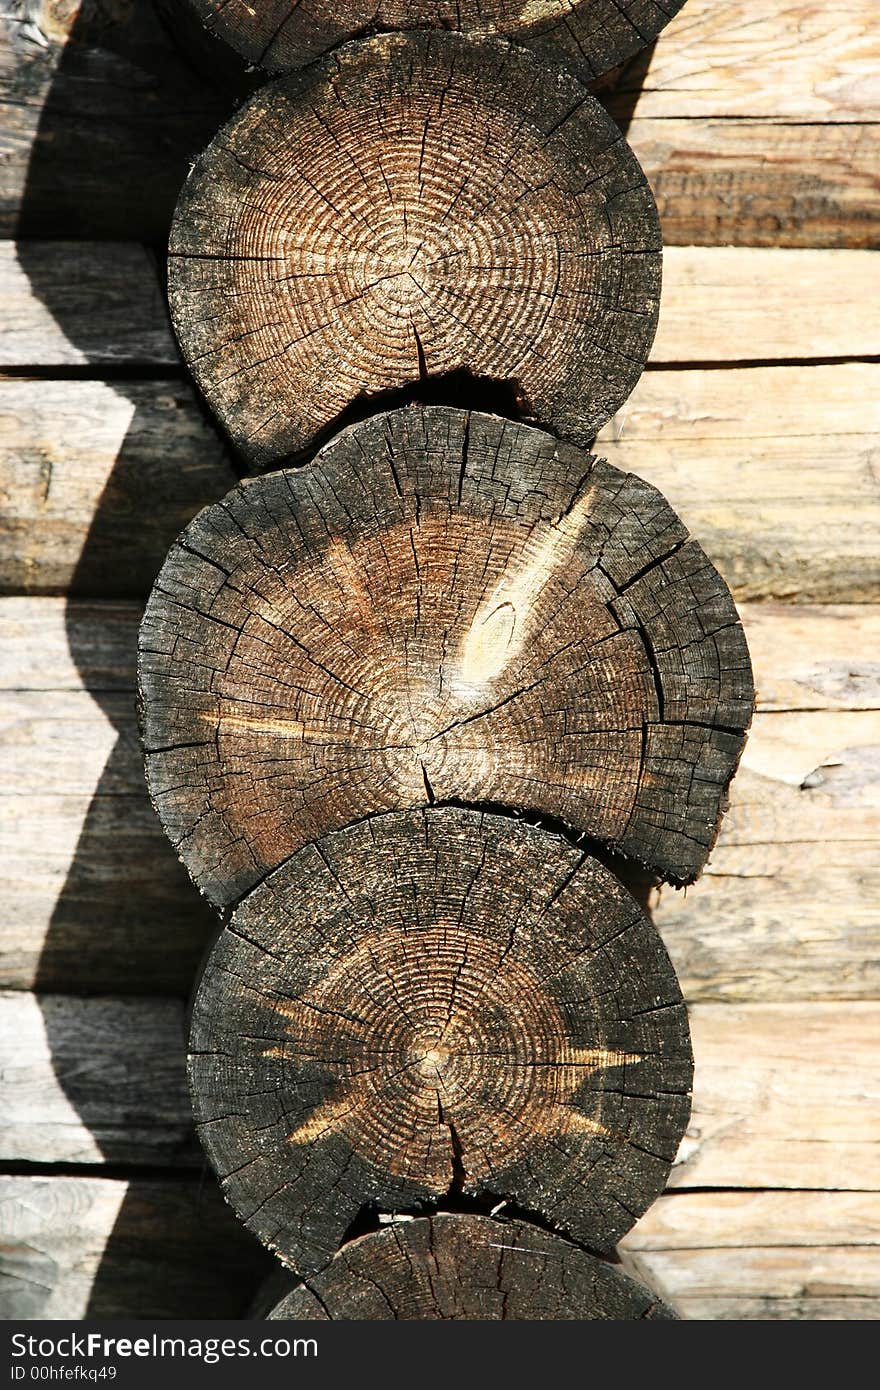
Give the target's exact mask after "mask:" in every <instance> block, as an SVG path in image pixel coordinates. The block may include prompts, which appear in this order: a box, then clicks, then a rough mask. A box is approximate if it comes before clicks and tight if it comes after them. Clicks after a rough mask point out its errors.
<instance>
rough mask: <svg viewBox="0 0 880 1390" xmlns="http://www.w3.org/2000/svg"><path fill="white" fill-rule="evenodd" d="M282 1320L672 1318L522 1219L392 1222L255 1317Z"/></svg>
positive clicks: (603, 1267) (610, 1269) (600, 1265)
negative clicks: (306, 1285)
mask: <svg viewBox="0 0 880 1390" xmlns="http://www.w3.org/2000/svg"><path fill="white" fill-rule="evenodd" d="M265 1316H266V1317H267V1319H269V1320H276V1319H277V1320H285V1321H291V1322H298V1321H303V1322H318V1321H321V1322H323V1321H345V1320H347V1321H359V1322H364V1321H370V1322H372V1321H376V1320H386V1319H391V1318H395V1319H397V1320H398V1321H406V1322H412V1321H428V1320H438V1319H465V1320H469V1321H482V1322H486V1321H495V1320H497V1319H502V1318H506V1319H508V1320H514V1319H515V1320H520V1321H533V1322H534V1321H542V1322H543V1321H557V1322H558V1321H561V1320H563V1319H566V1320H572V1321H597V1320H600V1319H601V1320H612V1321H618V1322H630V1321H635V1320H640V1319H642V1318H653V1319H658V1318H659V1319H665V1320H669V1319H673V1318H675V1316H676V1314H675V1313H674V1312H673V1311H672V1309H671V1308H669V1307H668V1306H667V1305H666V1304H664V1303H662V1302H660V1300H659V1299H657V1297H656V1296H655V1295H654V1294H652V1293H650V1292H649V1291H648V1290H647V1289H644V1288H642V1287H641V1286H640V1285H639V1284H637V1283H635V1282H634V1280H632V1279H629V1278H628V1277H627V1276H626V1275H625V1274H622V1273H621V1272H620V1270H618V1269H615V1267H614V1266H613V1265H610V1264H607V1263H606V1262H605V1261H604V1260H597V1259H596V1258H595V1257H594V1256H592V1255H588V1254H587V1253H586V1252H585V1251H583V1250H579V1249H578V1248H577V1246H574V1245H570V1244H569V1242H568V1241H566V1240H562V1239H560V1237H559V1236H554V1235H549V1234H547V1232H545V1231H542V1230H539V1229H537V1228H536V1227H534V1226H530V1225H527V1224H525V1223H524V1222H522V1221H506V1220H502V1221H497V1220H494V1221H493V1220H490V1219H489V1218H488V1217H485V1216H452V1215H441V1216H434V1217H429V1218H421V1219H419V1220H416V1221H397V1222H394V1224H393V1225H391V1226H388V1227H386V1228H385V1229H384V1230H381V1231H375V1232H373V1233H372V1234H371V1235H368V1236H362V1237H361V1238H360V1239H359V1240H354V1241H352V1242H351V1243H350V1244H348V1245H346V1246H345V1247H344V1248H343V1249H342V1250H340V1252H339V1254H338V1255H337V1256H336V1257H335V1259H334V1260H333V1262H332V1263H331V1264H330V1265H329V1266H328V1268H327V1269H326V1270H322V1272H321V1273H320V1274H317V1275H315V1276H314V1277H313V1278H312V1279H310V1280H309V1287H308V1288H306V1287H305V1286H304V1285H300V1286H299V1287H297V1288H294V1289H292V1290H290V1291H288V1292H285V1293H283V1294H282V1295H281V1296H280V1297H279V1298H278V1300H277V1302H275V1303H274V1305H273V1306H272V1307H271V1309H270V1310H269V1311H268V1312H267V1313H266V1315H265Z"/></svg>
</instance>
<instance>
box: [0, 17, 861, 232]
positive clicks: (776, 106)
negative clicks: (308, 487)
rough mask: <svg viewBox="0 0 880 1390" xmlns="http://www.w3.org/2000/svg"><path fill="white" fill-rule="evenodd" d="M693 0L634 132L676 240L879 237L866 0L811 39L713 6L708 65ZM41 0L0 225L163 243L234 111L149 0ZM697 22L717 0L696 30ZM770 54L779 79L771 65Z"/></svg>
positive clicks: (9, 50)
mask: <svg viewBox="0 0 880 1390" xmlns="http://www.w3.org/2000/svg"><path fill="white" fill-rule="evenodd" d="M692 4H693V0H690V3H689V4H688V5H687V6H686V7H685V8H684V10H683V11H682V13H681V14H680V15H679V16H678V17H677V19H676V20H674V21H673V22H672V24H670V26H669V28H668V29H667V30H666V31H665V32H664V34H663V35H662V36H661V38H660V40H659V43H658V46H657V55H658V56H657V58H656V59H655V61H660V63H661V66H660V67H659V68H658V82H657V84H656V87H655V84H654V82H653V81H652V80H651V69H650V68H649V70H648V78H647V82H643V78H642V76H639V77H638V79H637V81H638V87H639V90H641V87H642V86H643V85H645V86H647V88H648V91H647V92H646V93H645V98H643V99H645V100H646V102H647V104H646V106H645V108H644V109H645V112H646V114H645V116H644V117H640V116H639V114H638V111H639V107H638V106H637V107H636V117H635V119H634V120H633V122H632V125H631V127H630V132H629V134H630V138H631V140H632V142H633V145H634V148H635V149H636V153H637V154H638V156H639V159H640V161H641V162H642V164H643V167H644V168H645V170H646V173H647V174H648V177H649V178H650V180H651V182H652V184H653V185H654V187H655V189H656V190H657V194H658V200H659V203H660V209H661V214H662V217H663V226H664V236H665V240H666V242H667V244H670V243H681V244H683V245H691V244H693V243H697V244H703V245H707V244H712V243H721V244H725V243H733V244H739V245H749V244H755V243H760V244H764V245H789V246H806V247H809V246H820V245H825V246H850V247H858V246H877V245H878V242H880V235H878V212H877V198H876V187H875V175H876V168H877V151H876V143H877V138H878V136H877V125H876V124H875V123H873V122H876V114H875V113H876V97H875V96H873V91H874V86H873V83H872V78H873V71H874V67H875V66H876V58H875V55H874V53H873V50H872V48H871V45H870V36H871V34H872V33H873V22H874V19H873V8H872V0H858V3H857V8H856V9H855V10H850V11H848V18H847V22H846V26H845V28H844V27H842V21H841V17H840V15H839V14H838V13H837V12H835V13H834V15H833V16H832V17H831V19H829V20H827V21H826V22H828V23H830V22H833V24H834V35H835V38H834V44H833V47H832V46H830V45H829V44H827V43H823V40H822V36H821V27H822V18H821V11H820V10H816V9H815V7H812V6H811V7H809V11H808V12H807V13H805V14H802V13H801V9H802V4H801V0H799V3H798V6H797V21H796V22H797V24H798V26H799V32H800V31H803V32H804V33H805V34H806V36H807V38H806V41H805V42H802V43H796V44H792V43H791V41H790V34H791V32H792V29H791V27H790V26H792V25H793V23H794V22H795V21H791V20H790V19H789V8H788V7H786V8H785V9H782V8H779V7H777V6H768V5H765V4H763V3H762V0H741V3H740V0H738V3H737V4H736V5H735V6H725V7H724V9H723V10H721V11H720V13H719V11H718V7H717V6H714V5H711V6H710V9H711V11H713V12H714V19H713V16H712V15H711V14H710V16H709V20H710V22H711V23H712V27H713V28H714V30H715V34H714V39H713V41H712V42H711V43H710V45H709V46H708V47H707V49H706V52H705V55H703V53H702V49H701V50H700V52H701V57H700V61H699V63H698V64H697V65H694V64H693V61H692V58H693V55H692V54H688V53H687V44H688V30H689V29H690V28H691V22H690V10H691V6H692ZM756 5H760V13H759V14H758V15H756V14H755V10H754V7H755V6H756ZM33 8H34V11H35V13H36V20H37V25H38V26H42V31H43V33H44V34H45V35H46V38H47V42H46V45H45V47H44V46H43V44H42V43H41V42H34V41H33V39H29V38H28V36H27V30H26V28H25V26H23V25H21V24H20V23H19V24H16V23H15V22H14V21H13V22H10V21H9V20H7V21H5V25H6V27H7V32H8V33H9V34H10V41H9V43H8V44H7V46H6V48H5V49H4V50H3V51H2V54H0V117H2V119H0V131H2V134H0V155H2V158H0V230H2V231H3V233H4V234H5V235H7V236H9V235H20V234H22V233H24V234H25V235H31V236H53V237H58V236H92V237H96V236H97V237H130V238H133V239H135V240H141V239H145V238H146V239H150V238H155V239H156V240H161V239H162V238H164V236H165V233H166V230H167V226H168V221H169V219H170V215H171V210H172V207H173V205H174V199H175V197H176V193H177V189H178V188H179V186H180V183H181V182H182V179H183V177H184V175H185V173H186V168H187V165H188V162H189V161H190V160H191V159H192V158H193V157H194V156H195V155H196V153H197V152H198V151H199V149H201V148H203V147H204V145H205V144H206V143H207V141H208V140H209V139H210V138H211V136H212V135H213V134H214V132H215V131H216V130H217V128H218V126H219V125H220V124H221V122H222V120H223V119H224V118H225V116H226V114H227V113H228V110H229V101H228V99H227V98H221V97H220V96H219V95H218V94H217V93H216V92H212V91H211V90H210V88H209V87H208V86H207V85H206V84H204V83H201V82H199V81H198V80H197V79H195V78H194V76H193V73H192V72H191V71H190V70H188V69H187V68H185V67H184V66H183V63H182V61H181V59H180V57H179V56H178V55H177V54H176V53H175V51H174V46H173V44H172V42H171V40H170V39H169V38H168V37H167V36H166V35H165V34H163V32H162V30H161V29H160V28H159V27H158V25H157V22H156V20H155V17H154V16H153V14H152V7H151V6H150V5H149V4H148V3H144V0H140V3H137V4H134V5H131V6H125V7H119V8H118V9H114V11H113V13H112V15H111V16H110V20H109V22H108V16H107V14H106V12H105V9H104V7H97V6H95V7H91V6H84V7H83V15H82V17H80V18H77V17H76V11H73V10H71V9H67V10H66V15H67V18H66V19H65V17H64V16H65V11H64V10H62V9H61V8H60V7H58V6H57V5H53V4H51V3H50V0H37V3H36V5H35V6H34V7H33ZM815 15H819V16H820V17H819V19H818V20H817V19H815V18H814V17H813V16H815ZM850 15H851V16H853V17H852V18H851V19H850V18H849V16H850ZM72 16H73V17H74V21H73V28H74V41H73V42H72V43H71V44H70V45H69V46H68V49H67V50H66V51H65V50H64V49H63V47H62V45H63V42H64V39H65V37H66V36H67V33H68V31H69V29H70V27H71V17H72ZM756 19H757V21H758V23H757V24H756V23H755V20H756ZM759 25H763V26H765V27H764V30H763V33H764V34H766V39H764V38H763V37H762V40H761V46H760V59H759V58H758V57H757V56H754V57H753V58H751V61H750V62H746V63H743V62H741V61H740V54H741V52H742V46H743V37H744V35H745V38H746V42H747V41H748V35H749V32H750V31H752V32H757V33H759V34H761V33H762V30H761V29H760V28H759ZM805 25H806V29H805V28H804V26H805ZM767 26H769V27H767ZM787 26H789V27H787ZM701 31H702V33H703V34H705V32H706V10H705V6H701V11H700V13H699V15H698V16H697V24H696V26H695V28H694V30H693V33H694V37H696V36H697V34H699V33H700V32H701ZM859 32H863V33H864V34H865V36H866V37H865V40H864V42H863V41H862V40H860V39H859V38H858V34H859ZM780 34H781V35H784V39H782V40H781V39H780V37H779V35H780ZM664 53H668V54H669V55H670V62H672V63H673V64H675V63H678V64H679V67H678V70H677V72H676V75H675V76H673V77H672V78H671V79H670V80H668V81H661V80H660V78H661V77H662V74H663V71H664V69H663V66H662V62H663V61H664V59H663V56H662V55H663V54H664ZM838 54H839V55H840V57H839V58H838V57H836V55H838ZM676 55H679V56H676ZM835 62H838V63H840V71H839V72H836V71H835ZM636 64H639V60H638V59H637V60H636ZM774 65H778V66H779V67H780V68H781V69H784V70H785V74H786V75H785V80H782V79H780V80H774V78H773V77H772V76H768V74H769V73H772V71H773V67H774ZM682 66H687V68H688V71H689V74H690V77H689V79H688V80H687V81H683V79H682V75H681V67H682ZM707 66H708V67H709V68H710V76H709V77H708V78H707V77H706V73H705V69H706V67H707ZM636 71H638V72H639V73H641V72H643V67H637V68H636ZM666 71H667V73H670V72H672V71H673V70H672V69H670V68H667V69H666ZM694 81H696V82H697V83H699V85H700V87H701V90H700V91H699V92H695V91H694V90H693V83H694ZM627 82H629V85H630V88H631V87H632V81H631V79H629V78H628V79H627ZM757 91H760V94H761V95H760V99H759V100H758V99H756V92H757ZM789 94H790V95H789ZM606 100H608V101H609V102H611V101H612V100H614V99H613V98H612V97H611V96H608V97H606ZM616 100H617V104H616V106H614V107H613V109H615V110H617V112H618V114H619V115H622V116H628V115H629V113H630V112H631V111H632V108H633V92H632V90H626V89H625V90H624V91H623V93H622V96H621V97H620V98H619V99H616ZM744 105H745V107H746V108H748V107H751V109H743V108H744ZM653 111H662V113H663V115H662V116H661V117H659V118H657V117H654V116H653V115H652V114H649V113H651V112H653ZM838 111H839V112H840V114H839V115H838V114H837V113H838ZM695 112H707V113H708V114H694V113H695ZM729 113H734V114H729ZM743 115H744V116H746V117H751V119H745V120H743V119H742V118H741V117H742V116H743ZM789 121H790V123H787V122H789ZM841 122H842V123H841ZM157 151H158V152H159V155H160V156H161V157H157Z"/></svg>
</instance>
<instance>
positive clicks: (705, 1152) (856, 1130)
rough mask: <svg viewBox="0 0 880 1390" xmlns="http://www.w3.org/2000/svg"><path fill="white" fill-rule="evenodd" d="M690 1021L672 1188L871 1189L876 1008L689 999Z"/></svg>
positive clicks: (876, 1152) (875, 1151)
mask: <svg viewBox="0 0 880 1390" xmlns="http://www.w3.org/2000/svg"><path fill="white" fill-rule="evenodd" d="M690 1020H691V1029H692V1033H693V1044H694V1057H695V1059H696V1077H695V1083H694V1105H693V1112H692V1115H691V1123H690V1126H689V1128H688V1134H687V1135H686V1136H685V1139H684V1140H683V1142H682V1146H681V1149H680V1151H679V1155H678V1159H677V1161H676V1166H675V1167H674V1168H673V1170H672V1175H671V1178H670V1184H671V1185H672V1186H674V1187H781V1188H827V1189H830V1190H847V1189H854V1190H858V1189H863V1188H864V1189H868V1190H870V1191H877V1189H878V1188H880V1145H878V1143H877V1140H878V1138H880V1087H878V1080H877V1071H876V1045H877V1035H878V1028H880V1004H877V1003H875V1002H873V1001H872V1002H870V1003H868V1002H864V1003H854V1002H850V1001H847V1002H846V1003H845V1004H840V1003H836V1002H828V1001H822V1002H816V1003H806V1004H794V1003H792V1004H742V1005H734V1004H718V1005H712V1004H698V1005H694V1006H693V1007H692V1008H691V1010H690ZM744 1038H748V1039H749V1047H748V1049H746V1048H745V1047H744V1046H743V1039H744ZM855 1059H859V1060H855Z"/></svg>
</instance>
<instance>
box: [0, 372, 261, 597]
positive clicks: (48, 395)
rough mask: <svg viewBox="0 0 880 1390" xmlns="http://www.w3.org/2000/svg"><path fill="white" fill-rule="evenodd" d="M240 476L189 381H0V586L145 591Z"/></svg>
mask: <svg viewBox="0 0 880 1390" xmlns="http://www.w3.org/2000/svg"><path fill="white" fill-rule="evenodd" d="M233 482H234V477H233V473H232V470H231V467H230V465H229V462H228V455H227V454H226V452H225V450H224V448H223V446H222V445H221V443H220V441H219V439H218V437H217V435H216V433H215V432H214V429H213V427H212V426H211V425H210V424H209V423H208V422H207V421H206V419H205V417H204V416H203V415H202V413H201V411H200V410H199V408H198V406H197V405H196V402H195V398H194V396H193V393H192V390H191V388H190V387H189V386H187V385H186V384H184V383H168V384H166V385H162V386H156V385H155V384H151V383H147V382H129V381H126V382H124V383H123V382H120V383H118V384H117V383H114V384H113V385H108V384H105V383H104V382H98V381H31V380H6V381H0V495H2V496H3V497H4V500H5V501H6V505H5V506H4V508H3V511H2V516H0V554H2V559H0V592H5V593H10V592H13V593H14V592H21V591H24V592H30V593H64V592H74V593H77V594H82V595H92V594H100V595H109V596H110V597H114V598H120V597H122V598H124V597H129V596H141V595H143V594H145V593H146V592H147V590H148V589H149V587H150V585H151V583H152V581H153V579H154V578H155V576H156V574H157V572H158V570H159V567H160V565H161V563H162V561H163V560H164V558H165V554H166V552H167V550H168V547H169V545H170V544H171V541H172V540H173V539H174V537H175V536H176V535H177V534H178V532H179V531H181V530H182V528H183V527H184V526H185V524H186V523H187V522H188V521H189V520H190V519H191V517H192V516H193V515H194V513H195V512H197V511H198V510H199V509H200V508H201V507H202V506H204V505H205V504H206V503H207V502H211V501H214V500H216V499H217V498H218V497H222V496H223V494H224V493H225V492H226V491H228V489H229V488H230V487H231V485H232V483H233ZM7 499H8V500H7Z"/></svg>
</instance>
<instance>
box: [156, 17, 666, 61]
mask: <svg viewBox="0 0 880 1390" xmlns="http://www.w3.org/2000/svg"><path fill="white" fill-rule="evenodd" d="M177 3H178V5H184V6H187V7H189V8H190V9H192V10H194V11H195V13H196V14H197V16H198V17H199V19H200V20H201V21H202V23H203V24H204V26H205V28H206V29H207V30H208V32H209V33H210V34H213V35H215V36H216V37H217V38H218V39H221V40H222V41H223V42H224V43H226V44H229V45H230V47H231V48H233V49H234V50H235V52H236V53H238V54H239V55H240V56H241V57H242V58H244V59H246V61H247V62H248V63H253V64H255V65H256V66H258V67H261V68H263V69H264V70H265V71H268V72H284V71H286V70H288V69H291V68H299V67H305V66H306V64H308V63H311V62H313V61H314V60H315V59H316V58H319V57H321V55H322V54H324V53H326V52H327V51H328V50H329V49H331V48H337V47H338V46H339V45H340V44H341V43H344V42H345V41H346V40H347V39H352V38H355V37H359V36H360V35H362V34H365V33H374V32H376V31H380V32H381V31H384V30H389V29H400V30H412V29H440V30H443V31H448V30H453V31H455V32H458V33H461V34H467V35H469V36H471V37H473V38H485V37H487V36H488V35H492V36H495V37H498V38H503V39H509V40H511V41H512V42H515V43H521V44H525V45H526V46H527V47H529V48H531V49H533V51H534V52H535V53H537V54H538V55H539V56H540V57H542V58H544V59H546V60H547V61H549V62H556V63H560V62H564V63H566V64H567V65H568V66H569V67H571V68H572V69H573V70H574V71H575V72H577V74H578V76H579V77H581V78H582V79H583V80H587V79H589V78H591V77H600V76H601V75H602V74H603V73H605V72H608V70H609V68H613V67H616V66H617V65H618V64H620V63H623V62H625V61H626V59H627V58H629V57H631V56H632V54H634V53H637V52H638V51H639V50H640V49H641V48H643V47H644V46H645V45H646V44H649V43H651V42H652V40H653V39H655V38H656V37H657V35H658V34H659V33H660V31H661V29H663V28H664V27H665V25H667V24H668V23H669V21H670V19H671V18H672V17H673V15H674V14H675V13H676V12H677V11H678V10H679V9H680V8H681V6H682V4H683V3H684V0H441V3H440V4H436V3H429V0H346V3H344V4H339V3H336V4H334V3H332V0H315V2H314V3H313V4H310V5H309V6H308V7H306V6H303V5H300V4H297V3H296V0H261V3H259V4H257V5H256V6H251V5H236V4H234V3H233V4H229V0H177Z"/></svg>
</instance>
